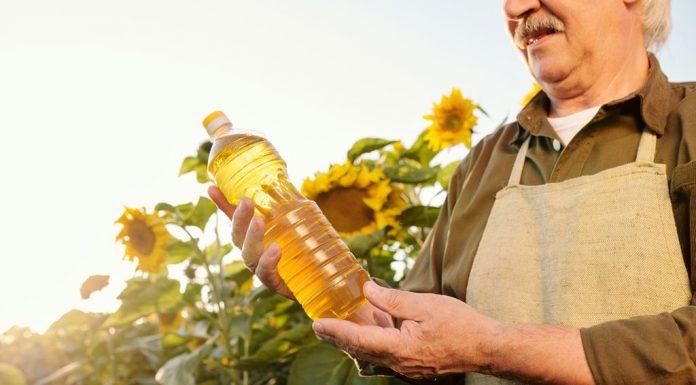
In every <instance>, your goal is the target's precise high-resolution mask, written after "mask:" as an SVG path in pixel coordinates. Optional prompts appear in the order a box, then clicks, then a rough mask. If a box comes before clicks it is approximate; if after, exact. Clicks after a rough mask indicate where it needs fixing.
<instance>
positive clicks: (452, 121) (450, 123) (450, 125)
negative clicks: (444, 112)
mask: <svg viewBox="0 0 696 385" xmlns="http://www.w3.org/2000/svg"><path fill="white" fill-rule="evenodd" d="M461 123H462V120H461V119H460V118H459V115H450V116H448V117H447V121H446V122H445V127H447V129H448V130H455V129H457V128H459V126H460V125H461Z"/></svg>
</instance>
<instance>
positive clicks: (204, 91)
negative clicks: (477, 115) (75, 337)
mask: <svg viewBox="0 0 696 385" xmlns="http://www.w3.org/2000/svg"><path fill="white" fill-rule="evenodd" d="M2 4H3V6H2V12H0V52H2V58H1V59H0V127H1V131H0V164H1V165H2V168H3V170H2V178H3V180H4V182H3V186H4V187H3V188H2V190H0V202H1V204H2V217H1V218H0V242H1V245H2V252H0V262H1V263H2V270H1V273H0V332H2V331H4V330H5V329H7V328H8V327H10V326H11V325H13V324H20V325H27V326H31V327H33V328H34V329H36V330H38V331H42V330H43V329H45V328H46V327H47V326H48V325H49V324H50V323H51V322H53V321H54V320H56V319H57V318H58V317H59V316H60V315H61V314H63V313H64V312H66V311H67V310H69V309H71V308H79V309H83V310H90V311H111V310H114V309H115V308H116V307H117V306H118V302H117V301H116V299H115V298H116V296H117V294H118V293H119V292H120V290H121V289H122V288H123V286H124V281H125V280H126V279H128V278H129V277H131V276H132V274H133V269H134V265H133V264H131V263H129V262H126V261H123V260H122V259H121V256H122V252H123V251H122V248H121V247H120V246H117V245H115V244H114V236H115V235H116V233H117V230H118V227H117V226H115V225H114V224H113V221H114V220H115V219H116V218H117V217H118V216H119V215H120V213H121V212H122V209H123V206H124V205H129V206H146V207H148V208H150V209H151V208H152V206H153V205H154V204H155V203H157V202H160V201H167V202H170V203H183V202H186V201H192V200H196V199H197V197H198V196H199V195H201V194H204V193H205V192H204V189H203V188H202V187H201V186H199V185H198V184H196V183H195V182H194V180H193V178H192V176H187V177H182V178H178V177H177V171H178V167H179V164H180V162H181V160H182V159H183V157H184V156H187V155H189V154H192V153H193V152H194V150H195V148H196V147H197V145H198V144H199V143H200V142H201V141H203V140H204V139H205V138H206V137H205V132H204V131H203V129H202V127H201V125H200V122H201V120H202V119H203V117H205V115H206V114H207V113H209V112H211V111H213V110H216V109H222V110H224V111H225V112H226V113H227V114H228V116H230V118H231V119H232V120H233V122H234V123H235V126H238V127H244V128H248V129H255V130H261V131H263V132H265V133H266V134H267V136H268V137H269V138H270V139H271V141H272V142H273V143H274V144H275V145H276V147H277V148H278V150H279V151H280V152H281V154H282V155H283V156H284V158H285V159H286V160H287V162H288V164H289V169H290V173H291V177H292V178H293V180H294V181H296V182H299V181H301V180H302V179H303V178H304V177H305V176H308V175H310V174H312V173H314V172H315V171H317V170H320V169H321V170H324V169H326V168H327V167H328V165H329V163H331V162H341V161H343V160H344V159H345V152H346V150H347V149H348V147H349V145H350V144H351V143H353V141H355V140H356V139H358V138H361V137H364V136H381V137H386V138H395V139H398V138H401V139H404V140H405V142H406V143H411V142H412V141H413V139H414V138H415V136H416V135H417V134H418V133H419V132H420V131H421V130H422V129H423V128H425V126H426V122H425V121H423V120H422V115H424V114H426V113H428V112H429V111H430V108H431V105H432V103H433V102H434V101H437V100H439V98H440V96H441V95H442V94H443V93H448V92H449V91H450V90H451V88H452V87H460V88H461V89H462V92H463V93H464V94H465V96H468V97H470V98H472V99H474V100H475V101H476V102H477V103H479V104H480V105H482V106H483V107H485V108H486V109H487V110H488V111H489V112H490V113H491V115H492V117H493V119H492V120H491V121H487V120H485V119H484V120H482V121H481V125H480V126H479V130H480V131H481V132H482V133H486V132H488V131H489V130H490V129H491V128H492V127H494V126H495V125H496V124H497V123H498V122H499V121H500V120H502V119H503V118H504V117H505V116H511V117H512V116H514V115H515V113H516V112H517V110H518V108H519V101H520V100H521V98H522V97H523V96H524V95H525V94H526V93H527V92H528V90H529V89H530V88H531V78H530V77H529V75H527V72H526V70H525V68H524V67H523V65H522V62H521V60H520V59H519V58H518V57H517V55H516V53H515V52H514V51H513V49H512V45H511V44H510V43H509V41H508V39H507V37H506V35H505V33H504V29H503V19H502V13H501V11H500V6H501V1H500V0H498V1H476V2H473V1H463V0H459V1H455V0H438V1H410V2H406V1H403V0H370V1H357V0H356V1H350V2H349V1H331V2H326V1H320V0H296V1H285V0H261V1H241V0H210V1H205V2H203V1H199V2H192V1H181V0H167V1H164V0H157V1H155V0H152V1H135V0H122V1H109V2H107V1H94V0H63V1H59V2H56V1H48V0H41V1H32V0H29V1H21V2H18V1H14V2H8V1H5V2H3V3H2ZM472 4H474V5H472ZM673 13H674V24H675V25H674V34H673V38H672V40H671V41H670V42H669V44H668V46H667V47H666V48H665V49H664V50H663V52H662V53H661V55H660V57H661V59H662V63H663V67H664V68H665V71H666V72H667V73H668V74H669V75H670V76H671V78H672V79H673V80H689V79H696V74H694V71H693V68H696V52H695V51H694V50H693V37H694V36H696V25H694V24H693V23H692V20H690V19H692V18H693V15H696V2H694V1H693V0H674V1H673ZM475 139H476V138H475ZM462 154H463V152H462V151H461V150H459V152H457V151H454V152H453V153H451V154H449V155H450V157H459V156H461V155H462ZM92 274H109V275H111V285H110V286H109V287H108V288H106V289H105V290H104V291H103V292H100V293H97V294H95V295H94V296H93V298H92V299H90V300H88V301H82V300H80V298H79V288H80V285H81V283H82V281H83V280H84V279H85V278H86V277H88V276H89V275H92Z"/></svg>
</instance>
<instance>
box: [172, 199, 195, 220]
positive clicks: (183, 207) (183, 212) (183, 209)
mask: <svg viewBox="0 0 696 385" xmlns="http://www.w3.org/2000/svg"><path fill="white" fill-rule="evenodd" d="M193 208H194V206H193V203H191V202H188V203H184V204H180V205H178V206H176V207H175V208H174V209H175V210H176V212H177V213H178V214H179V215H180V216H181V217H182V218H188V217H189V215H191V212H192V211H193Z"/></svg>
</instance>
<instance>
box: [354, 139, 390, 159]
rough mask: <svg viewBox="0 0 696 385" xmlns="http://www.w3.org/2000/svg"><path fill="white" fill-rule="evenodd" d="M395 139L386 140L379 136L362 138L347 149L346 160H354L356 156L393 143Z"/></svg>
mask: <svg viewBox="0 0 696 385" xmlns="http://www.w3.org/2000/svg"><path fill="white" fill-rule="evenodd" d="M395 142H396V140H387V139H381V138H362V139H360V140H358V141H357V142H355V144H353V147H351V148H350V150H348V160H349V161H351V162H352V161H354V160H355V158H357V157H358V156H360V155H362V154H365V153H368V152H370V151H374V150H379V149H380V148H382V147H385V146H388V145H390V144H392V143H395Z"/></svg>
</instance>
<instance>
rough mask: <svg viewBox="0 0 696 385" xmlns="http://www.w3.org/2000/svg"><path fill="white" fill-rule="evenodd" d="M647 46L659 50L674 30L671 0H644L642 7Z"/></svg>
mask: <svg viewBox="0 0 696 385" xmlns="http://www.w3.org/2000/svg"><path fill="white" fill-rule="evenodd" d="M640 18H641V21H642V22H643V35H644V38H645V48H647V49H649V50H658V49H659V48H660V47H661V46H662V45H663V44H664V43H665V41H666V40H667V37H669V33H670V31H671V30H672V4H671V0H643V4H642V8H641V15H640Z"/></svg>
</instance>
